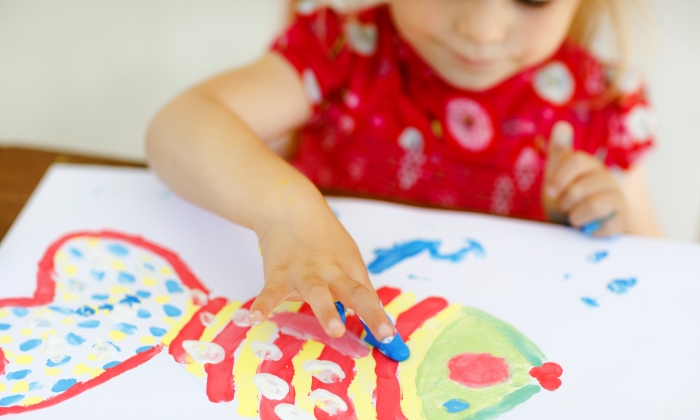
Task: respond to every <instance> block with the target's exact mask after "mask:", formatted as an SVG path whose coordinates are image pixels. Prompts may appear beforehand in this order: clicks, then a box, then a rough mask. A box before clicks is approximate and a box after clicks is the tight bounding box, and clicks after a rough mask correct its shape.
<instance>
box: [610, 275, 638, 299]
mask: <svg viewBox="0 0 700 420" xmlns="http://www.w3.org/2000/svg"><path fill="white" fill-rule="evenodd" d="M636 285H637V279H635V278H631V279H618V280H613V281H611V282H610V283H609V284H608V290H610V291H611V292H613V293H615V294H618V295H624V294H625V293H627V292H628V291H629V289H631V288H633V287H634V286H636Z"/></svg>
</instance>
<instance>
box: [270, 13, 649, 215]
mask: <svg viewBox="0 0 700 420" xmlns="http://www.w3.org/2000/svg"><path fill="white" fill-rule="evenodd" d="M273 50H274V51H277V52H278V53H280V54H282V55H283V56H284V57H285V58H286V59H287V60H288V61H289V62H290V63H291V64H292V65H293V66H294V67H295V68H296V69H297V70H298V72H299V74H300V77H301V79H302V80H303V83H304V86H305V89H306V94H307V95H308V98H309V100H310V101H311V103H312V104H313V107H314V109H313V116H312V118H311V119H310V120H309V121H308V123H307V124H306V125H305V126H304V127H302V129H301V131H300V133H299V147H298V150H297V153H296V156H295V157H294V158H293V160H292V162H293V164H294V166H295V167H296V168H298V169H299V170H300V171H301V172H303V173H304V174H305V175H306V176H308V177H309V178H310V179H311V181H313V182H314V183H315V184H316V185H317V186H319V187H320V188H323V189H325V190H334V191H340V192H348V193H353V194H360V195H364V196H372V197H378V198H384V199H390V200H395V201H408V202H416V203H423V204H430V205H437V206H444V207H450V208H456V209H462V210H473V211H480V212H489V213H496V214H503V215H509V216H514V217H520V218H527V219H534V220H544V219H545V218H546V215H545V212H544V210H543V208H542V204H541V197H540V195H541V189H542V188H541V187H542V179H543V170H544V167H545V161H546V159H547V154H546V152H547V144H548V139H549V137H550V134H551V133H550V132H551V130H552V127H553V125H554V124H555V123H556V122H557V121H562V120H563V121H568V122H569V123H571V125H572V126H573V127H574V133H575V140H574V148H575V149H577V150H582V151H585V152H588V153H590V154H592V155H595V156H597V157H598V158H599V159H600V160H601V161H603V162H604V163H605V164H606V165H607V166H608V167H610V168H617V169H628V168H629V167H630V166H631V165H632V164H634V163H635V162H636V161H637V160H638V159H639V158H640V157H641V156H642V155H643V154H644V152H646V151H647V150H649V149H650V148H651V146H652V144H653V137H654V128H655V124H654V121H655V120H654V118H653V112H652V110H651V108H650V107H649V105H648V102H647V100H646V97H645V93H644V89H643V84H642V83H641V80H640V79H638V78H637V79H635V78H627V79H626V80H625V81H624V83H621V84H620V86H619V89H618V90H617V91H618V92H619V94H617V95H616V96H615V97H613V98H612V99H608V100H605V98H606V94H607V93H609V92H610V91H611V90H610V89H609V88H610V82H609V74H607V73H606V69H605V68H604V67H603V66H602V65H601V64H600V63H599V62H598V61H597V60H596V59H595V58H594V57H592V56H591V55H590V54H589V53H587V52H586V51H585V50H584V49H582V48H580V47H578V46H577V45H574V44H572V43H565V44H564V45H563V46H562V47H561V48H560V49H559V51H558V52H557V53H556V54H554V56H553V57H551V58H550V59H549V60H547V61H545V62H544V63H541V64H540V65H538V66H536V67H533V68H530V69H527V70H525V71H523V72H522V73H520V74H518V75H516V76H514V77H511V78H510V79H508V80H506V81H504V82H502V83H500V84H499V85H497V86H495V87H493V88H491V89H488V90H486V91H480V92H473V91H467V90H462V89H458V88H455V87H453V86H451V85H449V84H448V83H447V82H445V81H444V80H443V79H441V78H440V77H439V76H438V75H437V74H435V72H434V71H433V70H432V69H431V68H430V67H429V66H428V65H427V64H426V63H425V62H424V61H423V60H422V59H421V58H420V57H419V56H418V55H417V54H416V52H414V51H413V50H412V48H411V47H410V45H408V44H407V43H406V42H405V41H404V40H402V39H401V37H400V36H399V34H398V33H397V31H396V29H395V27H394V25H393V23H392V20H391V16H390V12H389V9H388V7H387V6H379V7H375V8H371V9H367V10H365V11H363V12H361V13H360V14H359V16H356V18H355V19H349V18H345V17H343V16H341V15H339V14H337V13H335V12H333V11H331V10H329V9H319V10H304V9H301V10H300V13H299V15H298V16H297V19H296V21H295V22H294V24H293V25H292V26H291V27H290V28H289V29H288V30H287V31H286V33H284V34H283V35H282V36H281V37H279V38H278V39H277V41H276V42H275V44H274V47H273ZM608 96H609V95H608Z"/></svg>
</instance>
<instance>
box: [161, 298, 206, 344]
mask: <svg viewBox="0 0 700 420" xmlns="http://www.w3.org/2000/svg"><path fill="white" fill-rule="evenodd" d="M198 309H199V306H197V305H195V304H194V303H192V299H187V304H186V305H185V313H184V314H183V315H182V316H181V317H180V319H179V320H178V321H177V322H176V323H175V325H173V326H172V327H171V328H170V330H169V331H168V333H167V334H165V335H164V336H163V339H162V340H161V341H160V342H161V343H163V345H164V346H169V345H170V343H172V341H173V340H174V339H175V337H177V335H178V334H179V333H180V330H181V329H182V327H184V326H185V325H186V324H187V323H188V322H190V320H191V319H192V316H193V315H194V314H195V312H197V310H198ZM165 319H166V318H163V322H165V323H168V322H167V321H165ZM168 325H170V324H168Z"/></svg>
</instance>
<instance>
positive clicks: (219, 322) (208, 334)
mask: <svg viewBox="0 0 700 420" xmlns="http://www.w3.org/2000/svg"><path fill="white" fill-rule="evenodd" d="M240 307H241V302H229V303H228V305H226V306H224V307H223V308H221V310H220V311H219V313H218V314H216V321H215V322H214V325H212V326H211V327H207V328H206V329H205V330H204V333H203V334H202V338H200V339H199V340H200V341H206V342H210V341H212V340H214V337H215V336H216V333H218V332H219V331H220V330H221V329H222V328H223V327H224V325H226V324H228V323H229V322H230V321H231V315H233V313H234V312H235V311H236V309H238V308H240Z"/></svg>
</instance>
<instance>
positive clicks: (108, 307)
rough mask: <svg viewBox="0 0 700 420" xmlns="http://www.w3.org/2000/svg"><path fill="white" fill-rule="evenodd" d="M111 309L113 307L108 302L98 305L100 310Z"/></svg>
mask: <svg viewBox="0 0 700 420" xmlns="http://www.w3.org/2000/svg"><path fill="white" fill-rule="evenodd" d="M113 309H114V305H111V304H109V303H105V304H104V305H100V310H105V311H111V310H113Z"/></svg>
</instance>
